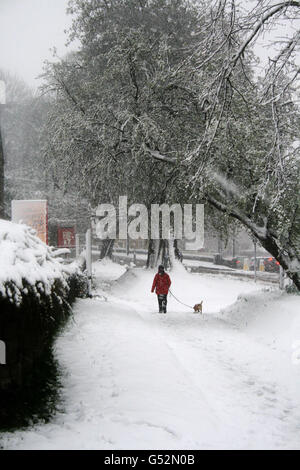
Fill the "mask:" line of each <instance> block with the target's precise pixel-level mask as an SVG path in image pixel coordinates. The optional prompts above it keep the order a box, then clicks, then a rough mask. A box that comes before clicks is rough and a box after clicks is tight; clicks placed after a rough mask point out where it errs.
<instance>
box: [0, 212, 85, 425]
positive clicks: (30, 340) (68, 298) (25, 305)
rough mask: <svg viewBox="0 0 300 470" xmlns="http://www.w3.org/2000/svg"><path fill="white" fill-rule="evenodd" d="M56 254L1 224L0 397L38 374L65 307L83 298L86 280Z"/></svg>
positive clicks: (30, 234) (28, 232)
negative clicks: (0, 355)
mask: <svg viewBox="0 0 300 470" xmlns="http://www.w3.org/2000/svg"><path fill="white" fill-rule="evenodd" d="M61 254H62V252H61V250H60V251H55V250H54V249H53V248H51V247H48V246H47V245H46V244H45V243H43V242H42V241H41V240H40V239H39V238H38V237H36V236H35V233H34V231H33V230H32V229H30V228H29V227H27V226H26V225H21V224H15V223H12V222H7V221H4V220H0V340H2V341H3V342H4V343H5V345H6V365H2V366H1V367H0V398H1V393H2V394H3V393H4V392H3V391H5V390H7V391H9V393H10V395H9V396H11V394H12V392H14V393H15V390H16V389H19V388H22V387H23V385H24V383H25V380H27V379H28V377H29V376H30V374H31V373H32V372H33V371H34V370H36V371H38V372H39V371H41V370H42V368H43V366H44V365H43V363H42V361H41V359H40V357H41V355H42V354H43V353H44V352H45V351H46V350H47V348H48V350H51V347H52V342H53V338H54V337H55V335H56V334H57V332H58V331H59V328H60V326H61V325H63V323H64V321H65V320H66V319H67V318H68V316H69V314H70V313H71V308H70V304H71V303H72V302H73V301H74V300H75V298H76V297H78V296H82V297H83V296H85V291H86V286H87V284H86V282H85V281H86V279H85V276H84V275H83V274H82V272H81V271H80V269H79V267H78V265H77V264H76V263H72V264H69V265H66V264H64V263H63V260H62V258H60V255H61ZM1 391H2V392H1ZM0 401H1V400H0ZM4 411H5V410H4ZM2 415H3V410H2V411H1V410H0V418H1V417H2V418H3V416H2ZM0 421H1V419H0Z"/></svg>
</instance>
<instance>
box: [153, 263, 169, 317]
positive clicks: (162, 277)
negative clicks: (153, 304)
mask: <svg viewBox="0 0 300 470" xmlns="http://www.w3.org/2000/svg"><path fill="white" fill-rule="evenodd" d="M170 285H171V279H170V276H169V275H168V274H167V273H166V272H165V268H164V266H163V265H162V264H161V265H160V266H159V267H158V273H156V274H155V277H154V280H153V284H152V289H151V292H154V289H155V288H156V291H155V292H156V294H157V300H158V306H159V313H167V295H168V292H169V288H170Z"/></svg>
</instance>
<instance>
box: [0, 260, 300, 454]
mask: <svg viewBox="0 0 300 470" xmlns="http://www.w3.org/2000/svg"><path fill="white" fill-rule="evenodd" d="M106 269H108V267H106ZM151 277H152V273H148V272H144V273H143V272H142V270H136V271H135V273H130V272H129V273H127V274H126V275H125V277H123V279H120V281H117V282H116V284H114V287H113V289H112V290H111V291H110V292H109V293H108V294H107V295H108V299H109V300H108V302H104V301H101V300H97V299H92V300H78V301H77V302H76V305H75V309H74V320H75V321H74V322H70V324H69V326H68V328H67V329H66V331H65V332H64V334H63V335H62V336H61V337H60V338H59V339H58V340H57V343H56V353H57V357H58V360H59V362H60V364H61V366H62V368H63V370H64V372H65V376H64V381H63V382H64V383H63V385H64V389H63V400H64V403H63V405H64V406H63V408H64V412H61V413H58V414H57V415H56V416H55V418H54V419H53V421H52V422H51V423H49V424H46V425H38V426H35V427H34V428H32V429H29V430H24V431H18V432H15V433H11V434H5V435H3V436H2V442H1V443H2V445H3V446H4V447H5V448H9V449H139V448H142V449H203V448H204V449H211V448H217V449H254V448H256V449H258V448H262V449H267V448H270V449H285V448H289V449H291V448H292V449H299V448H300V427H299V423H300V415H299V405H300V399H299V395H300V394H299V390H300V373H299V367H297V366H294V365H293V364H292V363H291V360H290V357H289V354H290V349H289V348H290V344H291V341H292V340H293V339H295V338H294V337H293V335H294V334H298V333H300V323H299V320H298V316H297V315H296V313H297V312H298V310H299V298H298V297H293V296H282V295H281V294H280V293H276V292H273V291H272V290H271V291H269V292H262V291H261V287H258V286H256V285H254V284H251V283H245V282H241V281H232V280H230V281H228V282H227V281H226V280H225V279H224V280H223V281H222V286H223V289H224V292H225V291H226V295H224V300H223V301H224V306H225V307H226V308H225V310H224V312H223V314H218V316H215V314H210V313H205V314H204V315H203V316H201V315H195V314H193V313H190V312H184V311H182V310H181V308H180V309H178V305H177V310H175V309H174V307H175V304H174V303H173V304H172V303H170V307H172V305H173V308H170V310H169V312H168V314H167V315H166V316H165V315H158V314H154V308H153V306H154V305H155V307H156V304H155V301H156V299H155V297H154V296H153V294H152V295H151V294H150V293H149V292H148V291H149V281H150V278H151ZM172 277H173V280H174V284H173V285H174V288H176V273H174V274H173V276H172ZM179 278H180V281H181V283H182V282H183V281H184V275H183V273H179ZM179 278H177V281H179ZM199 279H200V278H199V276H197V275H192V274H188V275H187V277H186V279H185V280H186V288H187V289H188V286H189V289H190V291H191V292H192V291H195V290H196V287H197V286H199ZM205 279H206V278H205V277H202V278H201V289H202V294H203V295H204V297H205V298H206V299H207V304H208V305H209V306H210V308H211V310H212V311H218V310H219V309H220V302H221V297H222V296H221V294H220V292H219V293H218V295H217V296H215V301H214V296H213V293H214V290H216V287H219V286H220V278H215V280H214V277H213V276H211V277H209V279H208V280H207V283H206V281H205ZM178 285H179V282H178V283H177V286H178ZM183 285H184V282H183ZM184 286H185V285H184ZM245 291H246V292H248V294H246V296H245V297H244V298H241V299H240V300H238V301H237V302H234V301H235V300H236V298H237V295H238V294H239V292H245ZM117 293H118V294H119V295H120V297H119V298H118V297H117V296H116V294H117ZM176 293H177V291H176ZM187 294H188V293H186V295H187ZM190 296H191V293H189V297H190ZM187 297H188V295H187ZM230 298H231V303H232V302H234V303H233V304H232V305H230ZM245 300H247V302H246V301H245ZM209 302H210V303H209ZM214 302H217V303H218V308H217V304H216V303H214ZM276 308H277V309H278V308H279V310H278V311H277V312H276ZM254 310H255V311H256V313H255V315H254V316H253V315H252V316H251V315H250V314H249V312H250V313H251V311H254ZM281 311H283V314H284V317H283V316H282V315H281ZM247 312H248V313H247ZM260 314H261V316H260ZM245 318H246V319H247V322H246V323H247V327H245V326H243V325H242V320H243V321H244V319H245ZM233 319H234V320H235V322H233V321H232V320H233ZM241 319H242V320H241ZM251 319H252V320H251ZM237 320H240V323H241V324H239V323H238V321H237ZM248 322H249V325H248ZM285 325H287V328H286V332H285ZM297 328H298V329H297ZM291 335H292V336H291ZM276 341H277V342H276Z"/></svg>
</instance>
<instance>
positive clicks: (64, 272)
mask: <svg viewBox="0 0 300 470" xmlns="http://www.w3.org/2000/svg"><path fill="white" fill-rule="evenodd" d="M60 254H61V252H55V251H54V250H53V248H51V247H48V246H47V245H46V244H45V243H43V242H42V241H41V240H40V239H39V238H38V237H36V236H35V234H34V231H33V230H32V229H31V228H29V227H27V226H26V225H21V224H15V223H12V222H8V221H4V220H0V298H7V299H8V300H9V301H10V302H11V303H14V304H15V305H17V306H20V305H21V303H22V301H23V299H24V296H26V295H28V294H29V293H31V294H33V295H34V296H35V297H36V298H37V299H40V298H41V296H50V295H51V293H53V292H55V295H56V296H57V297H58V299H59V301H60V302H63V299H64V298H65V297H66V296H67V295H68V291H69V287H70V286H69V285H68V279H69V278H70V277H71V276H74V275H76V272H77V269H78V268H77V267H76V265H75V264H72V265H65V264H63V263H62V259H61V258H59V257H58V255H60Z"/></svg>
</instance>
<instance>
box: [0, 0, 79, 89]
mask: <svg viewBox="0 0 300 470" xmlns="http://www.w3.org/2000/svg"><path fill="white" fill-rule="evenodd" d="M67 4H68V0H0V67H1V68H4V69H5V70H7V71H9V72H12V73H16V74H17V75H18V76H20V77H21V78H23V79H24V80H25V81H26V82H27V83H28V84H29V85H30V86H33V87H36V86H37V85H38V83H37V80H36V78H35V77H37V76H38V75H39V74H40V73H41V72H42V65H43V61H44V60H45V59H51V57H52V53H51V52H50V48H52V47H54V46H55V47H57V52H58V54H59V55H64V53H65V52H66V51H67V49H66V47H65V43H66V39H67V36H66V35H65V34H64V29H67V28H68V27H69V26H70V24H71V17H70V16H69V15H66V12H65V10H66V7H67Z"/></svg>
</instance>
